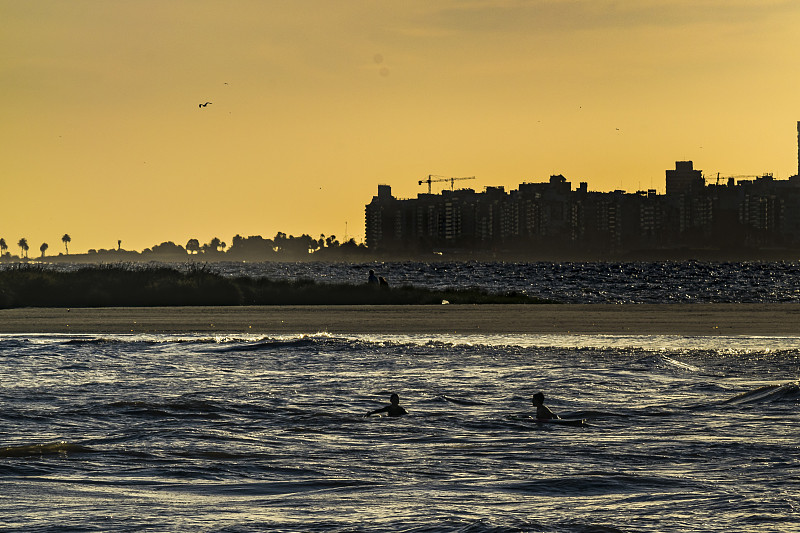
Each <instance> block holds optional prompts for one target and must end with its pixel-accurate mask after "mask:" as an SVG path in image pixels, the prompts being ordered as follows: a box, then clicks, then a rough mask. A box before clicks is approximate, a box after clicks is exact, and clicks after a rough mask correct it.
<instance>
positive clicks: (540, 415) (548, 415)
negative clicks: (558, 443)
mask: <svg viewBox="0 0 800 533" xmlns="http://www.w3.org/2000/svg"><path fill="white" fill-rule="evenodd" d="M531 401H532V402H533V405H534V407H536V419H537V420H551V419H553V418H561V417H559V416H558V415H557V414H555V413H554V412H553V411H551V410H550V409H549V408H548V407H547V406H546V405H545V404H544V393H542V392H537V393H536V394H534V395H533V399H532V400H531Z"/></svg>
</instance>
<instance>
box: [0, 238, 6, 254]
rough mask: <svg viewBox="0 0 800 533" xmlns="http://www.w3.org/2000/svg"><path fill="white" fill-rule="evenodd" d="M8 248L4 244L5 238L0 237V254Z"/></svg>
mask: <svg viewBox="0 0 800 533" xmlns="http://www.w3.org/2000/svg"><path fill="white" fill-rule="evenodd" d="M6 250H8V245H7V244H6V240H5V239H0V255H4V254H5V253H6Z"/></svg>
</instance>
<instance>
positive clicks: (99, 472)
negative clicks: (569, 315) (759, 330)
mask: <svg viewBox="0 0 800 533" xmlns="http://www.w3.org/2000/svg"><path fill="white" fill-rule="evenodd" d="M0 365H1V366H0V367H1V368H2V369H3V370H2V387H0V405H2V410H0V439H2V442H0V530H2V531H25V532H28V531H230V532H249V531H341V532H345V531H347V532H353V531H354V532H359V531H405V532H430V531H458V532H470V533H471V532H484V531H491V532H500V531H579V532H594V531H604V532H615V531H626V532H627V531H654V532H656V531H657V532H662V531H684V530H688V531H798V530H800V415H798V407H799V406H800V384H799V382H798V379H799V378H800V337H670V336H577V335H571V336H570V335H544V336H540V335H523V336H455V335H453V336H446V335H442V336H417V335H409V336H331V335H324V334H316V335H294V336H258V335H252V336H232V337H225V336H218V337H205V336H197V335H180V336H170V335H141V336H128V335H115V336H107V335H2V336H0ZM539 390H541V391H543V392H544V394H545V397H546V404H547V405H548V406H549V407H550V408H551V409H552V410H553V411H555V412H557V413H558V414H560V415H561V416H562V417H565V418H585V419H587V420H588V425H587V426H586V427H562V426H555V425H546V424H536V423H535V421H534V420H533V419H531V418H530V414H531V413H532V407H531V403H530V397H531V395H532V393H533V392H535V391H539ZM392 392H397V393H398V394H399V395H400V398H401V405H403V406H404V407H405V408H406V409H407V410H408V412H409V415H408V416H405V417H402V418H382V417H374V416H373V417H368V418H367V417H364V414H365V413H367V412H368V411H370V410H372V409H375V408H377V407H381V406H383V405H385V404H386V403H387V402H388V397H389V394H391V393H392Z"/></svg>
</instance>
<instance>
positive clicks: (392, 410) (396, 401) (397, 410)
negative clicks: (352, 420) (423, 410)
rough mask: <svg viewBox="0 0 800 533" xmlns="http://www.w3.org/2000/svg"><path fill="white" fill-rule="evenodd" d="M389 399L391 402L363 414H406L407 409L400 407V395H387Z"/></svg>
mask: <svg viewBox="0 0 800 533" xmlns="http://www.w3.org/2000/svg"><path fill="white" fill-rule="evenodd" d="M389 401H390V402H392V403H390V404H389V405H387V406H386V407H381V408H380V409H375V410H374V411H370V412H369V413H367V414H365V415H364V416H370V415H377V414H379V413H386V414H387V415H388V416H403V415H407V414H408V411H406V410H405V409H403V408H402V407H400V396H398V395H397V394H392V395H391V396H390V397H389Z"/></svg>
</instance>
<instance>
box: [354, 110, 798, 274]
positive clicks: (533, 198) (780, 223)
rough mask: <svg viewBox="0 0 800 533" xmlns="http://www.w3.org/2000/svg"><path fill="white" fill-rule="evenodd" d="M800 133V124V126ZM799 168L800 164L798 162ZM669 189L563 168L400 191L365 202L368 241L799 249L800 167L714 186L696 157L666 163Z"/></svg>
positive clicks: (545, 252) (522, 247) (552, 247)
mask: <svg viewBox="0 0 800 533" xmlns="http://www.w3.org/2000/svg"><path fill="white" fill-rule="evenodd" d="M798 128H799V134H800V126H798ZM798 170H800V169H798ZM666 185H667V193H666V194H665V195H658V194H656V191H655V190H649V191H639V192H636V193H626V192H624V191H614V192H609V193H601V192H590V191H588V189H587V186H586V183H581V184H580V186H579V187H578V189H576V190H573V189H572V186H571V184H570V182H568V181H567V179H566V178H565V177H564V176H561V175H555V176H551V177H550V179H549V181H547V182H544V183H522V184H520V185H519V187H518V188H517V189H515V190H512V191H508V192H507V191H505V190H504V189H503V188H502V187H487V188H486V189H485V190H484V191H483V192H476V191H474V190H473V189H458V190H454V191H444V192H442V193H441V194H419V195H418V196H417V198H413V199H398V198H395V197H394V196H392V193H391V188H390V187H389V186H388V185H380V186H379V187H378V194H377V195H376V196H374V197H373V198H372V201H371V202H370V203H369V204H368V205H367V206H366V208H365V223H366V241H367V246H368V248H369V249H370V250H372V251H375V252H378V253H381V252H384V253H396V254H414V253H429V252H431V251H450V252H454V253H455V252H460V253H470V252H492V253H502V252H508V253H510V254H514V255H522V256H527V257H542V258H544V257H550V256H553V257H554V256H575V257H582V256H589V257H606V256H615V255H624V254H635V253H637V252H644V251H648V250H650V251H654V250H667V251H669V250H675V249H686V248H691V249H719V250H723V251H724V250H737V249H740V250H741V249H756V248H764V247H789V248H798V249H800V177H798V176H793V177H792V178H790V179H789V180H774V179H773V178H772V176H771V175H768V174H767V175H764V176H761V177H758V178H756V179H754V180H739V181H738V182H736V181H735V180H734V179H729V180H727V182H726V183H725V184H723V185H719V184H713V185H709V186H706V185H705V181H704V179H703V176H702V172H701V171H700V170H697V169H695V168H694V166H693V163H692V161H678V162H676V164H675V169H674V170H673V169H670V170H667V171H666Z"/></svg>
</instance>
